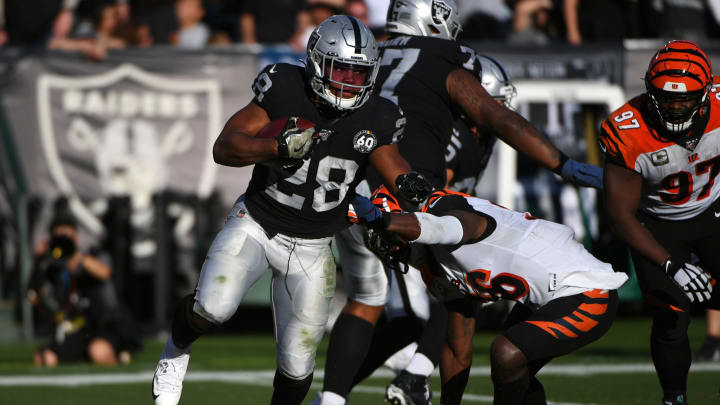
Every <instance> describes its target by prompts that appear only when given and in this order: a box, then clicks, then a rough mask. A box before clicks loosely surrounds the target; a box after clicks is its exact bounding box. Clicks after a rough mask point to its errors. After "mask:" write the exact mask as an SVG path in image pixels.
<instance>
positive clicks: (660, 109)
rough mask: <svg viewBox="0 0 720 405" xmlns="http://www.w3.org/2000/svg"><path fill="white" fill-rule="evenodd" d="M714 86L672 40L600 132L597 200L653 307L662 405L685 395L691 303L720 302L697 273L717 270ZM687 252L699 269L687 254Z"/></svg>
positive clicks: (694, 55) (718, 108)
mask: <svg viewBox="0 0 720 405" xmlns="http://www.w3.org/2000/svg"><path fill="white" fill-rule="evenodd" d="M719 86H720V80H718V79H713V76H712V67H711V65H710V60H709V59H708V56H707V55H706V54H705V52H703V51H702V50H701V49H700V48H699V47H698V46H697V45H696V44H694V43H692V42H690V41H683V40H676V41H670V42H668V43H667V44H665V45H664V46H663V47H662V48H660V49H659V50H658V51H657V52H656V53H655V55H654V56H653V57H652V59H651V60H650V64H649V66H648V70H647V73H646V74H645V87H646V88H647V92H646V93H645V94H641V95H639V96H637V97H635V98H633V99H632V100H630V101H628V102H627V103H625V104H624V105H623V106H622V107H620V108H618V109H617V110H615V111H613V112H612V113H610V116H609V117H608V118H607V119H606V120H605V121H603V123H602V128H601V131H600V147H601V149H602V150H603V152H605V156H606V159H605V173H606V176H605V206H606V208H607V212H608V217H609V219H610V221H611V227H612V230H613V232H614V233H615V234H616V235H617V236H618V237H619V238H621V239H622V240H624V241H625V242H626V243H627V244H628V246H629V247H630V249H631V253H632V259H633V263H634V265H635V271H636V273H637V276H638V282H639V284H640V289H641V290H642V293H643V298H644V300H645V302H646V303H648V304H649V305H651V306H652V307H653V324H652V332H651V334H650V352H651V354H652V359H653V363H654V365H655V370H656V372H657V375H658V377H659V379H660V385H661V386H662V390H663V399H662V403H663V404H664V405H680V404H682V405H686V404H687V403H688V400H687V379H688V372H689V370H690V363H691V360H692V357H691V354H690V342H689V340H688V335H687V328H688V325H689V323H690V304H691V303H692V302H703V303H704V304H707V305H708V307H710V308H715V309H720V295H719V294H718V293H717V291H715V292H714V293H713V294H712V300H710V297H711V292H712V291H713V287H712V285H711V283H710V277H709V276H708V275H707V274H706V273H705V270H707V271H708V272H710V274H712V275H713V277H715V278H716V279H717V278H718V277H720V251H719V250H718V246H719V245H720V231H719V230H720V182H716V181H715V180H716V176H717V175H718V173H720V92H718V88H719ZM693 253H694V254H695V255H697V257H698V258H699V259H700V264H701V266H702V268H700V267H698V266H695V265H693V264H691V263H690V262H691V254H693ZM715 290H717V288H715ZM708 301H709V303H708Z"/></svg>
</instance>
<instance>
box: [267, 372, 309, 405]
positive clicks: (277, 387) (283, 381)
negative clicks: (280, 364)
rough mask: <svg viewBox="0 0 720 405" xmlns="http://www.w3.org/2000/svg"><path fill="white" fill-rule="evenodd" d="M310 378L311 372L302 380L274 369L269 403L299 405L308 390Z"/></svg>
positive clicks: (274, 404)
mask: <svg viewBox="0 0 720 405" xmlns="http://www.w3.org/2000/svg"><path fill="white" fill-rule="evenodd" d="M312 379H313V375H312V373H310V375H309V376H307V377H305V378H303V379H302V380H294V379H292V378H290V377H288V376H286V375H285V374H283V373H282V372H280V371H279V370H276V371H275V378H274V379H273V388H274V390H273V396H272V400H271V401H270V405H300V404H301V403H302V401H303V399H305V396H306V395H307V393H308V391H309V390H310V384H312Z"/></svg>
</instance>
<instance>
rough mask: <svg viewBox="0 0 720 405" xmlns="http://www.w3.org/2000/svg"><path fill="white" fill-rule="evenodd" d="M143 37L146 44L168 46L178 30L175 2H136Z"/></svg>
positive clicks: (145, 0) (147, 0)
mask: <svg viewBox="0 0 720 405" xmlns="http://www.w3.org/2000/svg"><path fill="white" fill-rule="evenodd" d="M135 4H136V8H137V16H138V22H139V23H141V24H142V28H141V36H142V38H143V39H144V41H146V42H148V41H149V42H150V43H152V44H159V45H166V44H169V43H170V40H171V37H172V35H173V33H174V32H175V31H177V29H178V22H177V17H176V16H175V10H174V7H175V0H143V1H139V2H136V3H135Z"/></svg>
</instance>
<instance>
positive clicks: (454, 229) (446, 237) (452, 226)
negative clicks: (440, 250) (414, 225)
mask: <svg viewBox="0 0 720 405" xmlns="http://www.w3.org/2000/svg"><path fill="white" fill-rule="evenodd" d="M415 217H416V218H417V220H418V223H419V224H420V236H418V238H417V239H415V240H414V241H412V242H414V243H424V244H426V245H434V244H440V245H456V244H458V243H460V241H461V240H462V237H463V227H462V224H461V223H460V220H459V219H457V218H455V217H453V216H443V217H438V216H435V215H432V214H427V213H424V212H416V213H415Z"/></svg>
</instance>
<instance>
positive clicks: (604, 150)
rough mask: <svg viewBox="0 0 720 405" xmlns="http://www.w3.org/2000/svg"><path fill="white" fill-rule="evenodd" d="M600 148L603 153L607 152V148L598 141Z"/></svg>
mask: <svg viewBox="0 0 720 405" xmlns="http://www.w3.org/2000/svg"><path fill="white" fill-rule="evenodd" d="M600 149H602V151H603V153H607V148H605V145H603V144H602V143H600Z"/></svg>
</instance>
